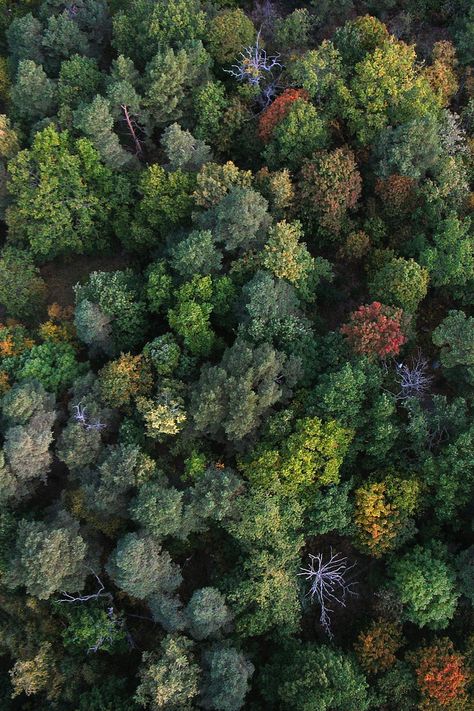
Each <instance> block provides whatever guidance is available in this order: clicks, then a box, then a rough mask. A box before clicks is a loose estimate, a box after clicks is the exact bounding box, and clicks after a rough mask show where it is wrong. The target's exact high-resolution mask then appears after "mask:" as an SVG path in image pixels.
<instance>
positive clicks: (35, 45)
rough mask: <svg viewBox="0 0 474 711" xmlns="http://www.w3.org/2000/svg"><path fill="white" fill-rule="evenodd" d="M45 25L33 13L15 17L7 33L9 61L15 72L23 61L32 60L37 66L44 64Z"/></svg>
mask: <svg viewBox="0 0 474 711" xmlns="http://www.w3.org/2000/svg"><path fill="white" fill-rule="evenodd" d="M42 34H43V25H42V24H41V22H40V20H38V18H36V17H34V16H33V15H32V13H31V12H29V13H27V14H26V15H24V16H23V17H14V18H13V20H12V21H11V23H10V25H9V27H8V29H7V32H6V36H7V42H8V50H9V60H10V63H11V66H12V68H13V71H16V70H17V69H18V65H19V64H20V62H21V61H23V60H30V61H32V62H35V64H38V65H40V64H42V63H43V59H44V57H43V51H42V47H41V38H42Z"/></svg>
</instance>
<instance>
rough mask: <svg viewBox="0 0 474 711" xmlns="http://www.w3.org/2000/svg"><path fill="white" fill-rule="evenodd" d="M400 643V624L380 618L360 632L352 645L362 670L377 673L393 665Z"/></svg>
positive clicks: (401, 642)
mask: <svg viewBox="0 0 474 711" xmlns="http://www.w3.org/2000/svg"><path fill="white" fill-rule="evenodd" d="M402 644H403V638H402V634H401V628H400V625H398V624H397V623H396V622H390V621H388V620H382V619H381V620H374V621H373V622H372V623H371V625H370V627H369V628H368V629H367V630H364V631H362V632H361V633H360V635H359V636H358V638H357V642H356V643H355V645H354V647H355V652H356V654H357V657H358V659H359V661H360V665H361V667H362V668H363V669H364V671H366V672H368V673H369V674H378V673H380V672H384V671H387V669H390V668H391V667H393V665H394V664H395V662H396V661H397V657H396V653H397V652H398V650H399V649H400V647H401V646H402Z"/></svg>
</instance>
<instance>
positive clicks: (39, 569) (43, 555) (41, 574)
mask: <svg viewBox="0 0 474 711" xmlns="http://www.w3.org/2000/svg"><path fill="white" fill-rule="evenodd" d="M86 553H87V545H86V543H85V541H84V540H83V538H82V537H81V536H80V535H79V524H78V523H77V522H76V521H74V519H68V520H67V521H65V522H64V524H61V522H60V521H58V522H52V523H46V522H43V521H27V520H25V519H22V520H21V521H20V522H19V524H18V530H17V534H16V539H15V547H14V550H13V552H12V558H11V561H10V568H9V571H8V575H7V579H6V583H7V585H8V586H9V587H11V588H16V587H19V586H24V587H25V588H26V591H27V592H28V593H29V594H30V595H35V596H36V597H38V598H39V599H40V600H47V599H48V598H50V597H51V596H52V595H53V594H54V593H55V592H59V591H61V590H66V591H69V592H72V593H74V592H78V591H80V590H82V588H83V586H84V582H85V579H86V576H87V572H88V571H87V567H86V565H85V557H86Z"/></svg>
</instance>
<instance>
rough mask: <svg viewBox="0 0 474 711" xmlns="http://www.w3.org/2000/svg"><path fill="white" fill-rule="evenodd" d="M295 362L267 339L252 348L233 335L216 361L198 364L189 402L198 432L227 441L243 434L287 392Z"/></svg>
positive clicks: (251, 429) (258, 422)
mask: <svg viewBox="0 0 474 711" xmlns="http://www.w3.org/2000/svg"><path fill="white" fill-rule="evenodd" d="M295 365H297V363H296V362H295V360H294V359H292V358H289V359H287V357H286V356H285V355H283V354H282V353H279V352H278V351H275V350H274V349H273V348H272V347H271V346H269V345H268V344H266V343H265V344H263V345H261V346H258V347H256V348H254V347H252V346H250V345H249V344H248V343H246V342H245V341H243V340H237V341H236V342H235V343H234V345H233V346H232V347H231V348H228V349H227V350H226V352H225V353H224V356H223V358H222V361H221V363H220V365H217V366H212V365H205V366H203V368H202V369H201V375H200V379H199V382H198V383H197V385H196V387H195V389H194V392H193V394H192V398H191V405H190V413H191V415H192V418H193V420H194V427H195V429H196V431H197V432H199V433H201V434H206V435H207V436H210V437H213V438H216V437H217V438H218V439H221V438H222V436H224V435H225V436H226V437H227V438H228V439H230V440H236V441H238V440H240V439H242V438H243V437H245V436H246V435H248V434H249V433H251V432H252V431H253V430H255V429H256V428H257V427H258V425H259V424H260V422H261V418H262V417H263V416H264V415H265V414H266V413H267V412H268V410H269V408H270V407H272V406H273V405H275V404H276V403H277V402H279V401H281V400H282V399H283V398H284V397H285V394H286V393H287V392H288V390H287V388H289V387H291V385H292V384H293V383H294V382H295V381H294V377H295V375H296V373H295V371H294V370H293V368H294V366H295ZM285 373H286V374H287V375H286V379H285ZM282 376H283V377H282ZM283 380H285V381H286V382H285V383H284V384H283V382H282V381H283ZM279 382H282V385H280V384H279Z"/></svg>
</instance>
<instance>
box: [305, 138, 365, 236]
mask: <svg viewBox="0 0 474 711" xmlns="http://www.w3.org/2000/svg"><path fill="white" fill-rule="evenodd" d="M361 188H362V179H361V177H360V174H359V171H358V169H357V164H356V162H355V157H354V154H353V153H352V151H349V150H347V149H344V148H336V149H335V150H334V151H331V152H328V151H320V152H319V153H316V154H315V155H314V156H313V158H311V159H310V160H308V161H306V162H305V163H304V165H303V167H302V169H301V173H300V179H299V201H300V205H301V208H300V209H301V214H302V216H303V217H304V219H305V221H307V222H309V224H310V225H313V224H314V223H315V224H316V225H318V226H319V227H320V228H322V229H323V230H324V231H325V232H327V233H329V234H328V236H329V239H334V238H335V237H337V235H338V234H339V233H340V231H341V229H342V226H343V223H344V220H345V219H346V215H347V212H348V211H349V210H352V209H354V208H355V206H356V205H357V201H358V199H359V196H360V193H361Z"/></svg>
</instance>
